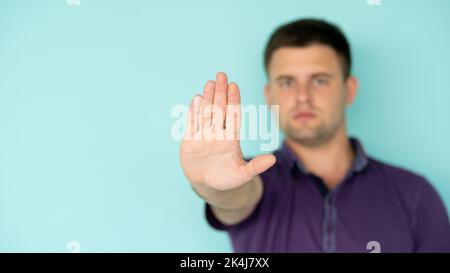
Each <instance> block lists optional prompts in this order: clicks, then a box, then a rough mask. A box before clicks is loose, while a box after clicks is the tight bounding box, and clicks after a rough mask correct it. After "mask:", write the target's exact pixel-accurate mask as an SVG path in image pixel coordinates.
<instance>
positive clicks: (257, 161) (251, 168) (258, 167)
mask: <svg viewBox="0 0 450 273" xmlns="http://www.w3.org/2000/svg"><path fill="white" fill-rule="evenodd" d="M275 162H276V158H275V156H274V155H272V154H266V155H259V156H256V157H255V158H253V159H252V160H250V162H248V164H247V165H246V166H245V167H244V169H245V171H246V172H247V173H248V175H249V176H250V177H253V176H255V175H258V174H260V173H262V172H264V171H266V170H267V169H269V168H270V167H272V166H273V164H275Z"/></svg>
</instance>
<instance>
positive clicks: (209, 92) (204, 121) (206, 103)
mask: <svg viewBox="0 0 450 273" xmlns="http://www.w3.org/2000/svg"><path fill="white" fill-rule="evenodd" d="M214 85H215V83H214V81H208V82H207V83H206V85H205V88H204V89H203V96H202V102H201V106H200V117H201V123H200V125H199V126H200V127H203V126H211V123H212V112H211V110H212V109H211V107H212V103H213V99H214Z"/></svg>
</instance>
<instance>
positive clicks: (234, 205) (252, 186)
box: [193, 176, 264, 225]
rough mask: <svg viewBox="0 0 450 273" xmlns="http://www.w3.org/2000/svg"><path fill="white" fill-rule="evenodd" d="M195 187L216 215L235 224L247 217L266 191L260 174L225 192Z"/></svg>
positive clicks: (226, 222)
mask: <svg viewBox="0 0 450 273" xmlns="http://www.w3.org/2000/svg"><path fill="white" fill-rule="evenodd" d="M193 188H194V190H195V191H196V193H197V194H198V195H199V196H200V197H201V198H203V199H204V200H205V202H207V203H208V204H209V205H210V206H211V211H212V212H213V214H214V216H215V217H216V218H217V219H218V220H219V221H220V222H221V223H223V224H225V225H234V224H237V223H239V222H241V221H242V220H244V219H245V218H247V217H248V216H249V215H250V214H251V213H252V212H253V210H254V209H255V208H256V206H257V205H258V203H259V201H260V200H261V197H262V195H263V191H264V187H263V183H262V181H261V177H260V176H255V178H254V179H253V180H251V181H250V182H248V183H246V184H244V185H242V186H240V187H238V188H236V189H232V190H229V191H225V192H223V191H216V190H213V189H204V188H199V187H194V186H193Z"/></svg>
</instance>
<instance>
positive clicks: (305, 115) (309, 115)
mask: <svg viewBox="0 0 450 273" xmlns="http://www.w3.org/2000/svg"><path fill="white" fill-rule="evenodd" d="M315 117H316V114H314V113H313V112H308V111H303V112H298V113H296V114H294V119H295V120H310V119H313V118H315Z"/></svg>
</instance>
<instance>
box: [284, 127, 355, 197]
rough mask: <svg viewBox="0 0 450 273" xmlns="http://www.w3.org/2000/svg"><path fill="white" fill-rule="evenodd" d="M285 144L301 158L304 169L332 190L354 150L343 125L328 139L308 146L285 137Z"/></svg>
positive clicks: (347, 167) (348, 164)
mask: <svg viewBox="0 0 450 273" xmlns="http://www.w3.org/2000/svg"><path fill="white" fill-rule="evenodd" d="M286 144H287V145H288V146H289V148H291V150H292V151H293V152H294V154H295V155H296V156H297V158H299V159H300V160H301V162H302V163H303V166H304V167H305V169H306V170H307V171H308V172H310V173H312V174H314V175H316V176H318V177H320V178H321V179H322V180H323V181H324V183H325V184H326V186H327V187H328V188H329V189H330V190H333V189H334V188H335V187H336V186H337V185H338V184H339V183H340V182H341V181H342V180H343V179H344V177H345V176H346V174H347V172H348V171H349V169H350V168H351V166H352V162H353V158H354V152H353V149H352V146H351V143H350V140H349V138H348V136H347V133H346V130H345V127H344V128H342V129H341V130H339V131H338V132H336V134H335V135H334V137H333V138H331V139H330V140H329V141H327V142H325V143H323V144H320V145H317V146H313V147H309V146H304V145H302V144H300V143H298V142H295V141H294V140H292V139H289V138H286Z"/></svg>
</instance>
